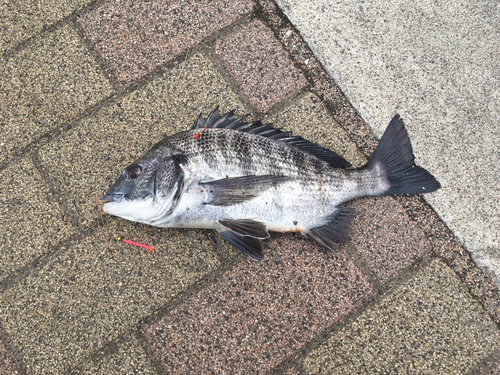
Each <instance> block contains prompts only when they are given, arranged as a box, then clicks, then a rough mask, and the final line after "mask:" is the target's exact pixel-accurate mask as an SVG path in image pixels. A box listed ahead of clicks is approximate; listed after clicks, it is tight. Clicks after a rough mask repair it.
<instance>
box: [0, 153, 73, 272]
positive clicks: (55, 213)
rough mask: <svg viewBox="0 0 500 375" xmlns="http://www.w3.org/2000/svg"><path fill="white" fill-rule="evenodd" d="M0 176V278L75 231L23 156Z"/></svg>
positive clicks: (43, 252)
mask: <svg viewBox="0 0 500 375" xmlns="http://www.w3.org/2000/svg"><path fill="white" fill-rule="evenodd" d="M1 173H2V178H1V179H0V243H1V244H2V246H1V250H0V281H3V280H5V278H7V277H8V276H11V275H13V274H14V273H15V272H16V271H18V270H19V269H20V268H22V267H26V266H27V265H28V264H29V263H30V262H32V261H33V260H35V259H37V258H39V257H41V256H43V255H44V254H47V253H48V252H50V251H53V250H54V246H57V244H58V243H59V242H61V241H64V240H65V239H67V238H69V237H70V236H71V235H72V234H74V233H75V228H74V227H73V226H72V225H71V223H70V222H69V220H68V218H67V217H65V216H64V215H63V213H62V212H61V208H60V206H59V205H58V204H57V203H56V197H55V196H53V195H52V194H51V192H50V189H49V187H48V186H47V184H46V182H45V181H44V179H43V176H42V175H41V174H40V173H39V172H38V171H37V170H36V168H35V165H34V164H33V161H32V160H31V159H30V158H29V157H24V158H21V159H19V160H18V161H16V162H15V163H13V164H11V165H10V166H9V167H8V168H6V169H5V170H3V171H2V172H1Z"/></svg>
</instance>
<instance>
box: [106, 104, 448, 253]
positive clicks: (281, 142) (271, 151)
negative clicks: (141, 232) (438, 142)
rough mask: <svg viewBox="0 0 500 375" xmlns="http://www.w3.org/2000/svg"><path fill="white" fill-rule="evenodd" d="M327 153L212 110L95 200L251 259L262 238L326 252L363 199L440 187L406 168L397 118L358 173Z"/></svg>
mask: <svg viewBox="0 0 500 375" xmlns="http://www.w3.org/2000/svg"><path fill="white" fill-rule="evenodd" d="M349 166H350V164H349V163H348V162H347V161H346V160H344V159H343V158H342V157H340V156H339V155H337V154H335V153H334V152H332V151H330V150H327V149H324V148H322V147H320V146H318V145H316V144H314V143H311V142H308V141H307V140H304V139H303V138H300V137H293V136H291V135H290V134H289V133H286V132H282V131H281V130H279V129H275V128H273V127H271V126H270V125H262V124H261V123H260V122H255V123H250V124H247V123H245V122H244V121H243V120H242V118H235V117H233V112H230V113H228V114H226V115H224V116H220V114H219V112H218V109H217V108H216V109H215V110H214V111H212V113H211V114H210V115H209V116H208V118H207V119H206V120H205V119H203V118H202V117H201V115H200V117H199V118H198V119H197V121H196V122H195V125H194V129H191V130H188V131H184V132H181V133H178V134H175V135H173V136H171V137H168V138H165V139H163V140H162V141H160V142H159V143H157V144H156V145H155V146H153V148H152V149H151V150H150V151H148V152H147V153H146V154H145V155H144V156H143V157H141V158H140V159H138V160H136V161H135V162H134V163H133V164H132V165H131V166H129V167H127V168H126V169H125V170H124V171H123V173H122V175H121V176H120V178H119V179H118V181H117V182H116V183H115V185H114V186H113V187H112V188H111V189H110V191H109V192H108V194H107V195H106V196H104V197H103V198H102V200H103V201H104V202H105V203H106V204H105V205H104V211H105V212H107V213H109V214H112V215H116V216H120V217H123V218H126V219H129V220H133V221H139V222H142V223H146V224H150V225H154V226H158V227H176V228H209V229H216V230H218V231H219V233H221V234H222V236H223V237H224V238H226V239H227V240H228V241H229V242H230V243H231V244H232V245H233V246H234V247H236V248H237V249H238V250H240V251H242V252H243V253H245V254H247V255H249V256H250V257H252V258H253V259H257V260H260V259H262V258H263V254H262V242H261V240H263V239H265V238H268V237H269V233H268V231H278V232H300V233H302V234H304V235H307V236H309V237H311V238H313V239H314V240H316V241H317V242H318V243H319V244H321V245H322V246H324V247H326V248H328V249H330V250H332V251H333V250H334V249H335V246H336V245H337V243H339V242H343V241H345V240H347V236H348V231H349V224H350V221H351V219H352V216H353V214H354V209H352V208H350V207H342V206H339V205H340V204H342V203H344V202H347V201H349V200H351V199H353V198H356V197H360V196H365V195H387V194H408V193H424V192H431V191H435V190H437V189H438V188H439V187H440V185H439V183H438V182H437V181H436V180H435V178H434V177H433V176H432V175H430V174H429V173H428V172H427V171H425V170H424V169H422V168H420V167H417V166H416V165H415V164H414V157H413V153H412V150H411V144H410V141H409V138H408V135H407V132H406V130H405V128H404V124H403V122H402V120H401V119H400V118H399V116H396V117H395V118H394V119H393V120H392V121H391V124H390V125H389V127H388V130H387V131H386V134H385V135H384V137H383V138H382V140H381V142H380V144H379V147H378V148H377V150H376V151H375V153H374V154H373V156H372V157H371V158H370V161H369V162H368V163H367V165H365V166H364V167H362V168H358V169H348V167H349Z"/></svg>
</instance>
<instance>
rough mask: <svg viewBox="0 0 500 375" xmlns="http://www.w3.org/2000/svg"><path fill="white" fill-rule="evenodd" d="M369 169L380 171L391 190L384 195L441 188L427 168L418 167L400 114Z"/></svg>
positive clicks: (431, 190)
mask: <svg viewBox="0 0 500 375" xmlns="http://www.w3.org/2000/svg"><path fill="white" fill-rule="evenodd" d="M366 167H367V168H370V169H377V170H378V173H380V174H381V175H382V176H384V177H385V178H386V179H387V180H386V182H387V183H388V188H387V190H386V191H384V193H382V194H381V195H399V194H418V193H430V192H433V191H436V190H438V189H439V188H440V187H441V185H440V184H439V182H438V181H437V180H436V179H435V178H434V176H433V175H431V174H430V173H429V172H428V171H426V170H425V169H424V168H421V167H418V166H416V165H415V156H414V155H413V149H412V147H411V143H410V138H409V137H408V132H407V131H406V128H405V125H404V123H403V120H402V119H401V117H399V115H396V116H394V118H393V119H392V120H391V122H390V123H389V126H388V127H387V129H386V131H385V133H384V135H383V136H382V139H380V143H379V145H378V147H377V149H376V150H375V152H374V153H373V155H372V156H371V157H370V160H369V161H368V164H367V165H366Z"/></svg>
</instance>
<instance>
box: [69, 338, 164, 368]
mask: <svg viewBox="0 0 500 375" xmlns="http://www.w3.org/2000/svg"><path fill="white" fill-rule="evenodd" d="M76 374H81V375H115V374H116V375H123V374H142V375H155V374H157V372H156V371H155V369H154V366H153V363H152V361H151V357H150V356H149V355H148V354H147V353H146V352H145V351H144V349H143V348H142V346H141V343H140V342H139V341H138V340H137V339H136V338H135V337H134V336H132V335H126V336H125V337H123V338H122V339H120V340H118V341H117V342H112V343H110V344H109V345H107V346H106V348H105V349H104V350H102V351H99V352H98V354H97V355H95V356H94V357H93V358H92V359H91V360H90V361H88V362H86V363H84V364H83V365H82V366H80V369H79V371H75V372H74V373H73V375H76Z"/></svg>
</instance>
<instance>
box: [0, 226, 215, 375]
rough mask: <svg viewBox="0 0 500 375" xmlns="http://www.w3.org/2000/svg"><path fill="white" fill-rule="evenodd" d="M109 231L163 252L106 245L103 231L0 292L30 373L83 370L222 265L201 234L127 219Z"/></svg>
mask: <svg viewBox="0 0 500 375" xmlns="http://www.w3.org/2000/svg"><path fill="white" fill-rule="evenodd" d="M106 230H107V232H108V233H109V234H121V235H124V236H126V238H128V239H131V240H135V241H138V242H143V243H147V244H149V245H152V246H154V248H155V251H154V252H151V251H148V250H145V249H142V248H139V247H136V246H132V245H129V244H126V243H124V242H116V241H114V240H113V241H112V242H111V243H109V244H107V245H106V244H105V243H104V240H103V233H102V232H101V231H100V230H97V231H96V232H95V233H94V234H93V235H91V236H89V237H87V238H84V239H83V240H82V241H81V242H80V243H78V244H75V245H73V246H71V247H69V248H67V249H66V250H64V251H61V252H59V254H57V256H54V257H53V259H51V260H50V261H49V262H47V263H46V264H45V265H44V266H42V267H41V268H40V269H38V270H35V271H34V272H32V273H31V274H30V275H29V276H28V277H26V278H25V279H23V280H22V281H21V282H20V283H19V284H18V285H16V286H15V287H12V288H10V289H8V290H6V291H2V292H0V300H1V301H2V304H1V305H0V324H1V325H2V327H3V329H5V331H7V333H8V334H9V337H10V338H11V341H12V343H13V345H15V347H16V348H18V349H19V350H20V352H22V354H23V359H24V364H25V366H26V368H27V372H28V373H30V374H41V373H47V371H48V369H50V372H52V373H61V372H62V371H65V369H67V368H68V367H73V366H74V365H76V364H77V363H81V362H82V361H83V360H84V359H86V358H87V357H89V356H90V355H92V354H94V352H96V351H98V350H100V349H101V348H102V347H103V346H104V344H106V343H107V342H109V341H111V340H114V339H116V338H118V337H119V336H121V335H122V334H124V333H125V332H127V331H129V330H131V329H132V328H133V327H135V326H136V325H137V324H138V322H139V320H140V319H142V318H144V317H146V316H147V315H149V314H151V313H153V312H154V311H156V310H157V309H159V308H160V307H162V306H164V305H165V304H167V303H168V302H170V301H172V300H173V299H174V298H176V296H177V295H178V294H179V293H181V292H182V291H184V290H186V288H188V287H190V286H191V285H192V284H193V283H194V282H196V281H197V280H199V279H200V278H201V277H203V276H204V275H206V274H207V273H209V272H211V271H213V270H214V269H216V268H217V267H219V266H220V263H219V261H218V258H217V256H216V255H215V252H214V251H213V245H212V241H210V240H208V238H207V237H205V236H203V235H202V236H200V234H199V232H197V231H194V230H165V229H163V230H162V229H159V228H153V227H149V226H145V225H140V224H136V223H131V222H127V221H122V220H120V221H118V220H117V221H116V222H113V223H110V224H109V225H107V226H106Z"/></svg>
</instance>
